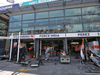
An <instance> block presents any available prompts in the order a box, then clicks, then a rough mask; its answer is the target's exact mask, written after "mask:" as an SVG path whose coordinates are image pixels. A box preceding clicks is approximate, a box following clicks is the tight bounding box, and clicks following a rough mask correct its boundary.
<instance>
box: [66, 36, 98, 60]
mask: <svg viewBox="0 0 100 75" xmlns="http://www.w3.org/2000/svg"><path fill="white" fill-rule="evenodd" d="M87 40H88V42H93V41H96V40H97V39H96V38H87ZM81 45H82V38H74V39H73V38H68V46H67V48H68V52H69V54H70V55H71V56H72V57H74V58H80V50H81Z"/></svg>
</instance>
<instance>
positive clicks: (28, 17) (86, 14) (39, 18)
mask: <svg viewBox="0 0 100 75" xmlns="http://www.w3.org/2000/svg"><path fill="white" fill-rule="evenodd" d="M99 8H100V6H89V7H78V8H68V9H59V10H49V11H43V12H35V13H27V14H20V15H13V16H10V25H9V33H12V32H13V33H15V34H18V32H19V31H21V33H22V34H42V33H43V34H44V33H65V32H67V33H69V32H84V31H85V32H89V31H100V9H99Z"/></svg>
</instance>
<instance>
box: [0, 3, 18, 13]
mask: <svg viewBox="0 0 100 75" xmlns="http://www.w3.org/2000/svg"><path fill="white" fill-rule="evenodd" d="M14 7H19V4H13V5H7V6H2V7H0V11H4V10H6V9H9V8H14Z"/></svg>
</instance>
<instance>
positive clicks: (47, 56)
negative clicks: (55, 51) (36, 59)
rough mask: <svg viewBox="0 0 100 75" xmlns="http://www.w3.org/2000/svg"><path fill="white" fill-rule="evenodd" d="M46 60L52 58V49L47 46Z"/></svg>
mask: <svg viewBox="0 0 100 75" xmlns="http://www.w3.org/2000/svg"><path fill="white" fill-rule="evenodd" d="M45 55H46V56H45V60H48V59H49V56H50V47H49V46H47V48H46V50H45Z"/></svg>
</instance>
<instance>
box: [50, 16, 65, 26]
mask: <svg viewBox="0 0 100 75" xmlns="http://www.w3.org/2000/svg"><path fill="white" fill-rule="evenodd" d="M63 23H64V18H53V19H50V25H59V24H63Z"/></svg>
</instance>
